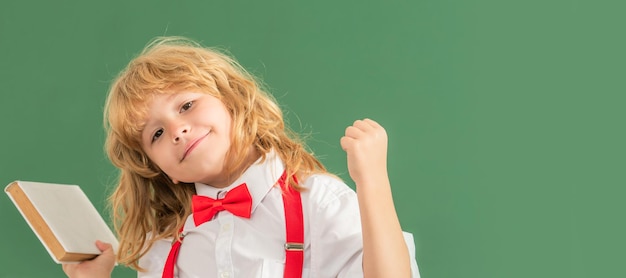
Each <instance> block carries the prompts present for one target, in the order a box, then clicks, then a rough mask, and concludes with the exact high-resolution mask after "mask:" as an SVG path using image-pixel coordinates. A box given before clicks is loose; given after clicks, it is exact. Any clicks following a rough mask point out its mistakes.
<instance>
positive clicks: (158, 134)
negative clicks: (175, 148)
mask: <svg viewBox="0 0 626 278" xmlns="http://www.w3.org/2000/svg"><path fill="white" fill-rule="evenodd" d="M162 134H163V129H159V130H157V131H156V132H155V133H154V135H152V142H154V141H156V140H157V139H159V137H161V135H162Z"/></svg>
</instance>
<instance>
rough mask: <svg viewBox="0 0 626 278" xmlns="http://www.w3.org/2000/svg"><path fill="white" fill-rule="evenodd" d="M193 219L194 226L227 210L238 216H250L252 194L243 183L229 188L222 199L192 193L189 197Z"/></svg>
mask: <svg viewBox="0 0 626 278" xmlns="http://www.w3.org/2000/svg"><path fill="white" fill-rule="evenodd" d="M191 205H192V209H193V221H194V223H195V224H196V226H198V225H200V224H202V223H204V222H207V221H211V219H213V216H215V214H216V213H218V212H220V211H222V210H227V211H230V212H231V213H232V214H234V215H237V216H239V217H245V218H250V210H251V209H252V196H250V192H249V191H248V186H246V184H245V183H242V184H241V185H239V186H237V187H235V188H233V189H231V190H230V191H228V192H227V193H226V196H224V199H219V200H215V199H212V198H209V197H206V196H200V195H193V197H192V199H191Z"/></svg>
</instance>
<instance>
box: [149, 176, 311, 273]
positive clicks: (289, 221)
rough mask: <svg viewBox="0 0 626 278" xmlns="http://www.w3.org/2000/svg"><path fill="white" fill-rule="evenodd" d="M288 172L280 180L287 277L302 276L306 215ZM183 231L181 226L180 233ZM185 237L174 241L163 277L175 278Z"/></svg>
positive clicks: (295, 180)
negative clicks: (290, 184)
mask: <svg viewBox="0 0 626 278" xmlns="http://www.w3.org/2000/svg"><path fill="white" fill-rule="evenodd" d="M286 177H287V172H286V171H285V172H283V175H282V176H281V177H280V179H279V180H278V183H279V184H280V188H281V190H282V193H283V194H282V196H283V206H284V208H285V226H286V231H287V235H286V239H287V242H286V243H285V275H284V277H285V278H301V277H302V267H303V265H304V216H303V214H302V199H301V198H300V192H298V191H297V190H295V189H293V188H292V187H291V186H288V185H287V182H286V181H285V180H286ZM292 179H293V181H294V182H295V183H296V184H297V183H298V181H297V179H296V176H295V175H294V176H292ZM182 232H183V228H182V227H181V229H180V231H179V233H182ZM182 241H183V237H182V236H181V237H180V240H177V241H175V242H173V243H172V249H170V253H169V254H168V256H167V260H166V261H165V266H164V267H163V276H162V277H163V278H174V266H175V265H176V258H177V257H178V251H179V250H180V245H181V244H182Z"/></svg>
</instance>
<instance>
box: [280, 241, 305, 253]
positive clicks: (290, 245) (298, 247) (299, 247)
mask: <svg viewBox="0 0 626 278" xmlns="http://www.w3.org/2000/svg"><path fill="white" fill-rule="evenodd" d="M285 250H287V251H304V244H303V243H296V242H287V243H285Z"/></svg>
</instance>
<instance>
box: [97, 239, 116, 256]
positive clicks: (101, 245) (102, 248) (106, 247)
mask: <svg viewBox="0 0 626 278" xmlns="http://www.w3.org/2000/svg"><path fill="white" fill-rule="evenodd" d="M96 247H98V250H100V251H101V252H102V253H104V252H108V251H112V250H113V246H112V245H111V244H110V243H106V242H103V241H100V240H96Z"/></svg>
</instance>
